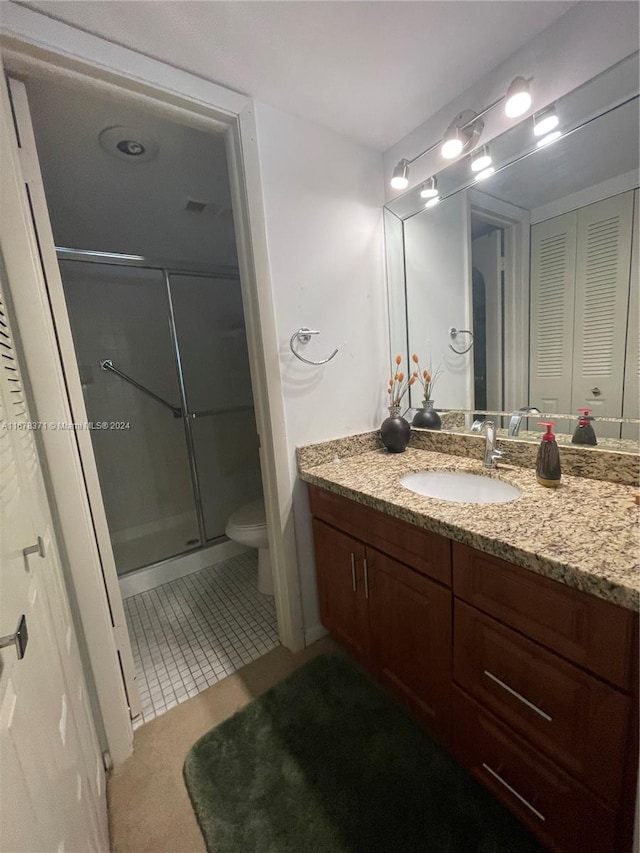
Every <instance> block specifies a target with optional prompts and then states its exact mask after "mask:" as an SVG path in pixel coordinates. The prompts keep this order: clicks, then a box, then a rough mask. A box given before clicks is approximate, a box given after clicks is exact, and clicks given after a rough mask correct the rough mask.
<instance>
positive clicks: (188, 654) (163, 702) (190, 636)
mask: <svg viewBox="0 0 640 853" xmlns="http://www.w3.org/2000/svg"><path fill="white" fill-rule="evenodd" d="M257 571H258V558H257V552H256V551H252V552H249V553H247V554H241V555H240V556H239V557H233V558H232V559H230V560H225V562H223V563H218V565H216V566H212V567H211V568H208V569H203V570H202V571H199V572H195V573H194V574H191V575H187V576H186V577H184V578H179V579H178V580H174V581H171V582H170V583H167V584H163V585H162V586H159V587H156V588H155V589H152V590H149V591H148V592H141V593H139V594H138V595H133V596H131V598H126V599H125V600H124V608H125V614H126V617H127V624H128V627H129V635H130V637H131V644H132V647H133V657H134V661H135V665H136V676H137V682H138V687H139V690H140V698H141V701H142V716H141V717H140V718H138V719H137V720H136V721H135V722H134V728H138V727H139V726H141V725H142V724H143V723H146V722H149V720H152V719H154V717H158V716H159V715H160V714H163V713H164V712H165V711H168V710H169V709H170V708H173V707H174V705H177V704H178V703H180V702H185V701H186V700H187V699H190V698H191V697H192V696H195V695H196V694H197V693H199V692H200V691H201V690H205V689H206V688H207V687H210V686H211V685H212V684H215V683H216V682H217V681H220V680H221V679H223V678H225V677H226V676H227V675H231V673H232V672H235V671H236V670H237V669H240V667H241V666H244V665H245V664H247V663H249V662H250V661H252V660H256V658H259V657H261V656H262V655H263V654H265V652H268V651H269V650H270V649H273V648H275V646H277V645H278V632H277V627H276V614H275V607H274V603H273V598H271V597H269V596H266V595H262V594H261V593H259V592H258V589H257V586H256V582H257Z"/></svg>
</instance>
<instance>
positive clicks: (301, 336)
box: [289, 327, 338, 366]
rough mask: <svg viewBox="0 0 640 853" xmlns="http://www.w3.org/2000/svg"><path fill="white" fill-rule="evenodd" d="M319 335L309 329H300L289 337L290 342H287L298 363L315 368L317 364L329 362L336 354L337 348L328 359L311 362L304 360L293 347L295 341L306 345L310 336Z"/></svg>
mask: <svg viewBox="0 0 640 853" xmlns="http://www.w3.org/2000/svg"><path fill="white" fill-rule="evenodd" d="M319 334H320V332H314V331H311V329H305V328H304V327H303V328H302V329H298V331H297V332H294V333H293V334H292V335H291V340H290V341H289V346H290V347H291V352H292V353H293V354H294V355H295V357H296V358H299V359H300V361H304V363H305V364H313V365H314V366H317V365H319V364H326V363H327V362H328V361H331V359H332V358H333V357H334V356H335V355H336V354H337V352H338V347H336V348H335V349H334V351H333V352H332V353H331V355H330V356H329V357H328V358H323V359H321V360H320V361H311V360H310V359H308V358H305V357H304V356H303V355H300V353H299V352H298V351H297V350H296V348H295V347H294V345H293V344H294V341H296V340H298V341H300V343H301V344H308V343H309V341H310V340H311V335H319Z"/></svg>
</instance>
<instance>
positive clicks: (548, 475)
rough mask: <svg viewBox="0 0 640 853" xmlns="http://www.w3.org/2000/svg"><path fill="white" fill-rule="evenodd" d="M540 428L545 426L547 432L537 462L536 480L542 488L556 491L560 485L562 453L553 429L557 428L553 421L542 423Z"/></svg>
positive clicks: (541, 443) (543, 437)
mask: <svg viewBox="0 0 640 853" xmlns="http://www.w3.org/2000/svg"><path fill="white" fill-rule="evenodd" d="M538 426H544V427H546V428H547V431H546V432H545V433H544V435H543V436H542V441H541V442H540V448H539V450H538V459H537V461H536V480H537V481H538V482H539V483H540V485H541V486H547V487H548V488H551V489H556V488H557V487H558V486H559V485H560V478H561V471H560V451H559V450H558V444H557V442H556V437H555V435H554V434H553V433H552V432H551V427H553V426H555V422H553V421H541V422H540V423H539V424H538Z"/></svg>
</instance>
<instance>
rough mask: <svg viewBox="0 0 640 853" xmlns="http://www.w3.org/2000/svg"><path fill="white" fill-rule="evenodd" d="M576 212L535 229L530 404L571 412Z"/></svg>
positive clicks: (549, 409) (552, 410) (532, 269)
mask: <svg viewBox="0 0 640 853" xmlns="http://www.w3.org/2000/svg"><path fill="white" fill-rule="evenodd" d="M576 226H577V216H576V213H575V211H573V212H571V213H565V214H564V215H563V216H556V217H554V218H553V219H548V220H546V221H545V222H540V223H539V224H537V225H534V226H532V228H531V362H530V391H529V405H530V406H537V407H538V409H540V411H541V412H562V413H565V412H571V385H572V367H571V366H572V363H573V342H574V317H573V310H574V302H575V286H576V284H575V280H576V276H575V269H576Z"/></svg>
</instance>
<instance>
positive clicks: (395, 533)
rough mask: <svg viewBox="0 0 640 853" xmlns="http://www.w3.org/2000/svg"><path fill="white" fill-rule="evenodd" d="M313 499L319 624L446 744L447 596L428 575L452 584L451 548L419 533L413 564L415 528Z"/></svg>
mask: <svg viewBox="0 0 640 853" xmlns="http://www.w3.org/2000/svg"><path fill="white" fill-rule="evenodd" d="M311 496H312V497H311V505H312V511H313V513H314V518H313V534H314V540H315V552H316V574H317V580H318V596H319V602H320V618H321V620H322V624H323V625H324V626H325V627H326V628H327V630H328V631H329V632H330V633H331V635H332V636H333V637H334V638H335V639H337V640H338V641H339V642H340V643H341V644H342V645H343V646H345V648H346V649H347V650H348V651H350V652H351V654H353V655H354V657H356V658H357V659H358V660H359V661H360V662H361V663H362V664H363V665H364V666H366V667H367V668H368V669H369V670H370V671H371V672H372V673H373V674H374V675H376V676H377V677H378V678H379V679H380V680H381V681H383V682H384V683H385V684H386V685H387V686H388V687H389V688H391V690H393V691H394V692H395V693H396V694H397V695H398V696H399V698H400V699H401V700H402V701H404V702H405V704H407V705H408V706H409V707H410V708H411V710H412V711H413V712H414V714H416V715H417V716H418V717H420V719H421V720H422V721H424V722H425V724H426V725H427V726H428V727H429V728H430V729H431V731H432V732H433V733H434V734H436V735H438V736H439V737H440V738H443V739H446V740H448V738H449V737H450V725H451V590H450V588H448V587H446V586H444V585H443V584H442V583H439V582H437V581H434V580H433V578H432V577H429V576H428V572H427V570H428V569H430V568H432V572H433V573H434V574H435V575H437V576H439V577H447V578H450V577H451V544H450V542H449V541H448V540H446V539H443V538H442V537H440V536H436V535H435V534H428V533H425V532H424V531H417V532H419V533H422V535H423V536H424V537H425V540H424V541H425V542H426V543H427V544H428V547H426V548H424V549H423V550H422V553H421V554H420V555H419V556H417V557H415V558H414V557H413V556H412V553H411V549H412V548H414V546H415V544H416V542H417V541H418V540H417V539H416V537H415V535H414V533H415V532H416V528H411V527H410V525H407V524H405V523H404V522H401V521H397V520H395V519H391V518H389V517H388V516H384V515H383V514H382V513H379V512H377V511H376V510H372V509H368V508H367V507H363V506H360V505H358V504H354V503H353V502H351V501H348V500H346V499H344V498H339V497H337V496H336V495H331V494H329V493H327V492H320V491H319V490H317V489H313V488H312V491H311ZM341 505H342V506H343V507H344V509H345V510H346V511H345V514H344V517H341V515H340V509H341ZM326 519H328V520H329V522H330V523H327V520H326ZM335 524H338V525H340V526H341V527H343V528H344V527H346V528H347V529H348V530H349V531H350V532H349V533H345V532H344V529H342V530H340V529H337V528H336V527H334V526H333V525H335ZM407 530H408V531H409V532H410V533H411V536H409V537H406V536H405V533H406V532H407ZM352 534H356V535H352ZM358 535H359V537H361V538H357V536H358ZM372 540H373V541H375V543H376V546H379V547H374V546H373V545H371V544H369V543H370V542H371V541H372ZM365 542H366V543H367V544H365ZM383 548H384V549H385V550H382V549H383ZM385 551H386V553H385ZM394 553H395V554H401V555H402V556H403V557H404V558H405V560H407V561H409V564H407V563H405V562H401V561H400V560H399V559H396V557H395V556H394ZM411 563H413V565H412V564H411Z"/></svg>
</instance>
